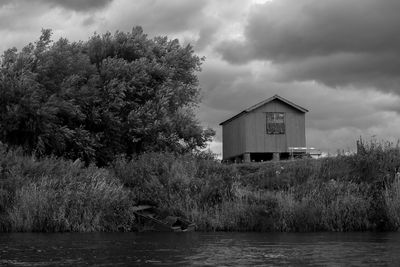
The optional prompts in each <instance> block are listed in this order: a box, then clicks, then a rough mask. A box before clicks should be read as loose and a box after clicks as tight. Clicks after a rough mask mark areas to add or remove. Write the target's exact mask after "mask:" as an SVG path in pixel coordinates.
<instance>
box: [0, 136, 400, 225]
mask: <svg viewBox="0 0 400 267" xmlns="http://www.w3.org/2000/svg"><path fill="white" fill-rule="evenodd" d="M0 167H1V168H0V231H47V232H53V231H80V232H87V231H131V230H134V229H136V226H135V217H134V215H133V213H132V207H133V206H134V205H137V204H152V205H156V206H158V207H159V209H160V210H162V211H163V212H164V213H166V214H170V215H178V216H183V217H186V218H188V219H189V220H192V221H194V222H196V224H197V225H198V230H202V231H282V232H308V231H364V230H397V229H398V228H399V227H400V208H399V207H400V181H399V180H400V174H398V173H399V171H400V150H399V146H398V145H397V144H396V145H394V144H390V143H383V144H377V143H375V142H370V143H366V142H364V141H362V140H359V142H358V153H355V154H353V155H349V156H337V157H332V158H325V159H319V160H314V159H303V160H296V161H282V162H266V163H257V164H256V163H249V164H240V165H224V164H221V163H219V162H218V161H217V160H215V159H213V158H212V157H210V155H204V154H200V155H194V154H186V155H175V154H171V153H146V154H143V155H139V156H137V157H135V158H134V159H132V160H127V159H126V158H123V157H119V158H116V159H115V160H114V162H113V164H112V165H111V166H109V167H108V168H98V167H96V166H83V164H80V163H79V161H77V162H71V161H67V160H63V159H60V158H55V157H50V158H42V159H37V158H34V157H32V156H29V155H24V154H23V153H22V152H21V151H20V150H18V149H17V150H13V149H8V148H6V147H4V146H1V145H0Z"/></svg>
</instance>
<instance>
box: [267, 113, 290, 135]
mask: <svg viewBox="0 0 400 267" xmlns="http://www.w3.org/2000/svg"><path fill="white" fill-rule="evenodd" d="M271 115H272V116H271ZM271 117H273V119H272V121H273V122H271ZM279 117H282V118H279ZM271 124H275V125H272V126H271ZM265 133H266V134H269V135H280V134H286V113H285V112H266V113H265Z"/></svg>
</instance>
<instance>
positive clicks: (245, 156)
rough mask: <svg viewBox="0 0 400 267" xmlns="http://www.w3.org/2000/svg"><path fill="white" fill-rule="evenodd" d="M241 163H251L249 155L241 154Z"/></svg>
mask: <svg viewBox="0 0 400 267" xmlns="http://www.w3.org/2000/svg"><path fill="white" fill-rule="evenodd" d="M243 161H244V162H246V163H247V162H251V160H250V153H244V154H243Z"/></svg>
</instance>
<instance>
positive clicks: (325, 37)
mask: <svg viewBox="0 0 400 267" xmlns="http://www.w3.org/2000/svg"><path fill="white" fill-rule="evenodd" d="M399 14H400V1H398V0H324V1H321V0H272V1H266V0H247V1H245V0H218V1H216V0H88V1H85V0H0V36H1V39H0V50H1V51H4V50H5V49H7V48H10V47H12V46H16V47H17V48H19V49H20V48H21V47H22V46H24V45H25V44H27V43H29V42H33V41H35V40H36V39H37V38H38V37H39V36H40V31H41V29H42V28H51V29H53V32H54V35H53V36H54V39H57V38H59V37H66V38H67V39H69V40H73V41H77V40H87V38H88V37H89V36H90V35H92V34H93V33H94V32H98V33H104V32H106V31H111V32H114V31H115V30H121V31H130V30H131V29H132V27H133V26H136V25H140V26H142V27H143V28H144V31H145V32H146V33H148V34H149V35H150V36H156V35H163V36H165V35H166V36H168V37H170V38H178V39H179V40H180V41H181V42H182V43H191V44H192V45H193V46H194V47H195V51H196V53H197V54H198V55H200V56H205V57H206V61H205V63H204V65H203V70H202V72H201V73H199V78H200V85H201V87H202V95H203V97H202V104H201V105H200V107H199V110H198V119H199V120H200V121H201V123H202V124H203V125H204V126H210V127H212V128H214V129H215V130H216V131H217V136H216V138H215V140H214V142H213V143H212V144H211V146H210V147H211V149H212V150H213V151H214V152H216V153H219V154H220V153H221V128H220V126H219V125H218V124H219V123H220V122H221V121H224V120H226V119H228V118H229V117H231V116H233V115H235V114H236V113H239V112H240V111H242V110H243V109H245V108H247V107H249V106H252V105H253V104H256V103H258V102H260V101H262V100H264V99H266V98H269V97H271V96H273V95H274V94H279V95H281V96H283V97H285V98H287V99H288V100H290V101H292V102H294V103H296V104H298V105H300V106H302V107H304V108H307V109H308V110H310V112H309V113H307V114H306V136H307V146H313V147H316V148H319V149H321V150H323V151H326V152H330V153H335V152H336V151H337V149H344V150H352V149H354V146H355V140H356V139H357V138H358V137H359V136H362V137H364V138H365V139H367V140H368V139H371V138H375V139H377V140H389V141H397V139H398V138H399V136H400V34H399V29H400V15H399Z"/></svg>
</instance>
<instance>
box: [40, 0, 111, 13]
mask: <svg viewBox="0 0 400 267" xmlns="http://www.w3.org/2000/svg"><path fill="white" fill-rule="evenodd" d="M112 1H113V0H42V2H43V3H48V4H50V5H52V6H61V7H63V8H66V9H70V10H74V11H78V12H85V11H90V10H95V9H101V8H104V7H106V6H107V5H108V4H110V3H111V2H112Z"/></svg>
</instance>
